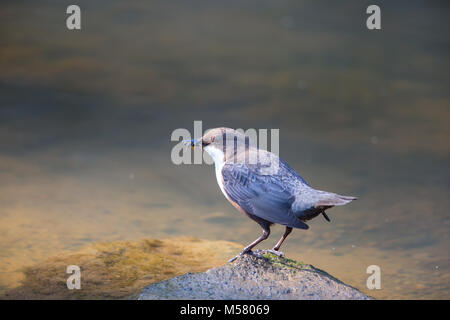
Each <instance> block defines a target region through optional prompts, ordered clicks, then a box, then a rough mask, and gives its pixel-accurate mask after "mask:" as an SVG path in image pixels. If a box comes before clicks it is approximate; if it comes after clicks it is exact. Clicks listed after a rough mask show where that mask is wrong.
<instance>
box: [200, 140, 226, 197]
mask: <svg viewBox="0 0 450 320" xmlns="http://www.w3.org/2000/svg"><path fill="white" fill-rule="evenodd" d="M203 149H204V150H205V151H206V152H208V154H209V155H210V156H211V158H212V159H213V160H214V166H215V167H216V179H217V183H218V184H219V187H220V190H222V193H223V194H224V195H225V197H226V198H228V196H227V194H226V193H225V190H224V189H223V178H222V168H223V165H224V164H225V161H224V158H225V155H224V153H223V151H222V150H220V149H217V148H215V147H213V146H210V145H209V146H206V147H204V148H203Z"/></svg>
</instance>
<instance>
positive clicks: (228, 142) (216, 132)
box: [186, 127, 249, 162]
mask: <svg viewBox="0 0 450 320" xmlns="http://www.w3.org/2000/svg"><path fill="white" fill-rule="evenodd" d="M186 143H187V144H188V145H190V146H191V147H192V148H195V147H202V148H203V149H204V150H205V151H206V152H208V154H209V155H210V156H211V157H212V158H213V160H214V162H217V161H224V158H225V157H227V156H230V155H232V154H234V153H236V152H237V150H239V149H240V148H245V147H248V145H249V138H248V137H247V136H246V135H244V134H243V133H240V132H239V131H236V130H233V129H230V128H223V127H222V128H214V129H211V130H208V131H207V132H206V133H205V134H204V135H203V137H201V138H199V139H193V140H187V141H186Z"/></svg>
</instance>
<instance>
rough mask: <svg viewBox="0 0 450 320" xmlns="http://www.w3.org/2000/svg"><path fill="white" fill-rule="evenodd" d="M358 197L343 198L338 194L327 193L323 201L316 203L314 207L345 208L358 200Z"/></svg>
mask: <svg viewBox="0 0 450 320" xmlns="http://www.w3.org/2000/svg"><path fill="white" fill-rule="evenodd" d="M356 199H358V198H356V197H349V196H341V195H339V194H336V193H327V194H326V195H324V197H323V199H321V200H319V201H317V202H316V204H315V205H314V206H315V207H316V208H319V207H334V206H343V205H344V204H347V203H349V202H351V201H353V200H356Z"/></svg>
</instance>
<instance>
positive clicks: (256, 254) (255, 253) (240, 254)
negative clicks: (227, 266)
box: [228, 250, 262, 263]
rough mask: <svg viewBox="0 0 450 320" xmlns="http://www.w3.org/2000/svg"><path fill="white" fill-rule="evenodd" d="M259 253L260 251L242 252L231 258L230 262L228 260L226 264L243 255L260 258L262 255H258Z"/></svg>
mask: <svg viewBox="0 0 450 320" xmlns="http://www.w3.org/2000/svg"><path fill="white" fill-rule="evenodd" d="M260 251H261V250H256V251H252V250H249V251H242V252H241V253H239V254H238V255H237V256H236V257H234V258H231V259H230V260H228V263H231V262H233V261H234V260H236V259H237V258H239V257H241V256H243V255H244V254H249V255H252V256H255V257H258V258H262V255H261V254H260V253H259V252H260Z"/></svg>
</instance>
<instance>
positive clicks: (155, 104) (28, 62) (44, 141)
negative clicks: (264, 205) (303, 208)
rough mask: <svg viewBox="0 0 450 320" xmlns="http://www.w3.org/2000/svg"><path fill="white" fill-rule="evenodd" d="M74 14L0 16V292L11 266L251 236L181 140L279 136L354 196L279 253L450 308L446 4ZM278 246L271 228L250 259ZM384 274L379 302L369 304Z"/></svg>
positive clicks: (109, 9)
mask: <svg viewBox="0 0 450 320" xmlns="http://www.w3.org/2000/svg"><path fill="white" fill-rule="evenodd" d="M70 4H73V3H72V2H69V1H2V4H1V5H0V293H1V292H2V290H5V289H7V288H12V287H14V286H17V285H18V283H19V281H20V279H21V277H22V275H21V273H20V269H21V268H22V267H23V266H26V265H30V264H33V263H37V262H39V261H41V260H42V259H44V258H46V257H49V256H51V255H55V254H57V253H59V252H62V251H66V250H74V249H76V248H79V247H81V246H84V245H86V244H89V243H92V242H97V241H111V240H119V239H126V240H132V239H140V238H143V237H158V238H166V237H171V236H196V237H200V238H206V239H220V240H230V241H235V242H239V243H242V244H247V243H249V242H250V241H252V240H254V239H255V238H256V237H258V236H259V234H260V228H259V226H258V225H257V224H255V223H254V222H253V221H251V220H249V219H248V218H246V217H245V216H243V215H242V214H241V213H239V212H238V211H237V210H235V209H234V208H233V207H232V206H231V205H230V204H229V203H228V202H227V201H226V200H225V198H224V197H223V195H222V194H221V192H220V190H219V188H218V186H217V182H216V178H215V173H214V170H213V167H212V166H209V165H181V166H176V165H174V164H173V163H172V162H171V158H170V153H171V150H172V148H173V147H174V146H175V144H176V143H175V142H171V141H170V135H171V133H172V131H173V130H175V129H177V128H186V129H188V130H190V131H191V132H192V133H193V122H194V120H201V121H203V129H204V130H206V129H208V128H214V127H219V126H228V127H231V128H244V129H248V128H256V129H259V128H267V129H271V128H277V129H280V156H281V157H282V158H284V159H285V160H286V161H288V162H289V163H290V165H291V166H292V167H293V168H294V169H296V170H297V171H298V172H299V173H300V174H301V175H302V176H303V177H304V178H305V179H306V180H307V181H308V182H309V183H310V184H311V185H312V186H313V187H315V188H318V189H322V190H327V191H332V192H337V193H340V194H344V195H354V196H358V197H359V200H358V201H356V202H354V203H352V204H350V205H347V206H345V207H340V208H334V209H332V210H330V211H329V216H330V218H331V219H332V223H331V224H329V223H327V222H326V221H325V220H324V219H322V218H320V217H318V218H317V219H315V220H312V221H311V222H310V223H309V225H310V227H311V228H310V229H309V230H307V231H303V230H295V231H294V232H293V234H292V235H291V236H290V237H289V238H288V240H287V241H286V243H285V245H284V247H283V248H282V251H284V252H285V253H286V254H287V255H288V256H289V257H292V258H295V259H299V260H302V261H305V262H308V263H311V264H313V265H315V266H317V267H319V268H321V269H324V270H326V271H327V272H329V273H330V274H332V275H334V276H336V277H338V278H339V279H341V280H343V281H344V282H346V283H348V284H350V285H352V286H355V287H357V288H360V289H361V290H362V291H364V292H365V293H368V294H370V295H372V296H374V297H377V298H383V299H393V298H396V299H407V298H416V299H432V298H437V299H449V298H450V276H449V271H450V263H449V251H450V250H449V249H450V245H449V238H448V235H449V229H450V217H449V213H448V208H449V206H450V198H449V189H450V166H449V160H450V142H449V137H450V126H449V123H450V91H449V84H450V75H449V70H450V60H449V49H450V42H449V34H450V32H449V31H450V30H449V29H450V25H449V23H448V13H449V5H448V3H447V2H445V1H424V0H423V1H376V4H377V5H379V6H380V8H381V26H382V29H381V30H375V31H370V30H368V29H367V28H366V19H367V17H368V15H367V14H366V8H367V6H368V5H370V4H374V3H373V1H370V2H369V1H360V0H358V1H345V2H342V1H318V0H303V1H300V0H292V1H289V0H281V1H261V0H258V1H256V0H255V1H235V0H230V1H196V0H193V1H181V0H180V1H162V0H161V1H158V0H152V1H146V2H142V1H82V0H79V1H76V4H77V5H79V6H80V7H81V24H82V30H81V31H69V30H67V28H66V18H67V16H68V15H67V14H66V8H67V6H68V5H70ZM282 232H283V227H281V226H275V227H274V228H273V232H272V235H271V237H270V238H269V240H267V241H265V242H264V243H262V244H261V245H260V246H259V247H260V248H271V247H272V246H273V244H275V243H276V241H277V240H278V238H279V236H281V234H282ZM372 264H376V265H378V266H380V268H381V272H382V282H381V285H382V289H381V290H372V291H371V290H368V289H367V288H366V279H367V277H368V276H369V275H368V274H366V268H367V266H369V265H372Z"/></svg>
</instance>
